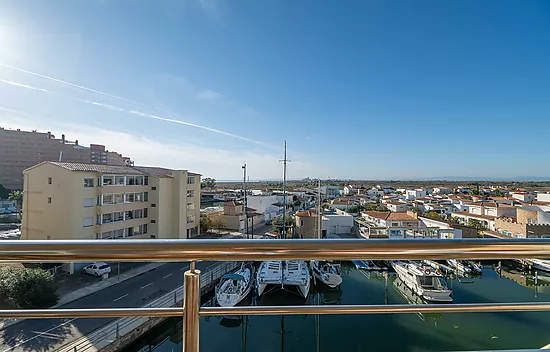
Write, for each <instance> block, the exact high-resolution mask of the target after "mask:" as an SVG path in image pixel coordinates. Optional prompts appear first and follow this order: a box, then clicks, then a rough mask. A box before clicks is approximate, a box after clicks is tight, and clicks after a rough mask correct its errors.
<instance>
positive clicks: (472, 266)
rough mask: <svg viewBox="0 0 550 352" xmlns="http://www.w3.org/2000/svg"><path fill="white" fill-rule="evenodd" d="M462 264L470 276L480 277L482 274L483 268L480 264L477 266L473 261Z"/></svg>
mask: <svg viewBox="0 0 550 352" xmlns="http://www.w3.org/2000/svg"><path fill="white" fill-rule="evenodd" d="M463 262H464V264H465V265H467V266H468V267H469V268H470V270H471V272H472V274H474V275H481V274H482V273H483V267H482V266H481V264H477V263H475V262H474V261H473V260H463Z"/></svg>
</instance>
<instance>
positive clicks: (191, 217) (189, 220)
mask: <svg viewBox="0 0 550 352" xmlns="http://www.w3.org/2000/svg"><path fill="white" fill-rule="evenodd" d="M190 222H195V215H188V216H187V223H190Z"/></svg>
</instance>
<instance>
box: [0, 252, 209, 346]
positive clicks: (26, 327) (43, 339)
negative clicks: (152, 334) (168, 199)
mask: <svg viewBox="0 0 550 352" xmlns="http://www.w3.org/2000/svg"><path fill="white" fill-rule="evenodd" d="M211 264H212V262H199V263H197V268H198V269H200V270H204V269H205V268H206V267H208V266H209V265H211ZM188 268H189V263H167V264H165V265H162V266H160V267H158V268H156V269H154V270H152V271H149V272H146V273H143V274H141V275H138V276H136V277H133V278H131V279H128V280H126V281H123V282H121V283H119V284H117V285H114V286H111V287H108V288H106V289H104V290H101V291H98V292H96V293H94V294H92V295H90V296H87V297H83V298H81V299H79V300H77V301H74V302H71V303H68V304H66V305H63V306H61V307H59V308H131V307H141V306H142V305H143V304H145V303H147V302H149V301H151V300H153V299H155V298H157V297H159V296H162V295H163V294H165V293H167V292H170V291H172V290H173V289H175V288H177V287H178V286H181V285H182V284H183V273H184V271H185V270H187V269H188ZM115 319H117V318H94V319H83V318H76V319H27V320H23V321H22V322H20V323H17V324H14V325H11V326H8V327H7V328H5V329H3V330H1V331H0V352H7V351H14V352H20V351H42V352H46V351H54V350H55V349H56V348H59V347H61V346H63V345H65V344H67V343H69V342H71V341H73V340H75V339H77V338H79V337H81V336H83V335H86V334H89V333H91V332H92V331H94V330H96V329H97V328H99V327H101V326H103V325H105V324H107V323H109V322H110V321H113V320H115Z"/></svg>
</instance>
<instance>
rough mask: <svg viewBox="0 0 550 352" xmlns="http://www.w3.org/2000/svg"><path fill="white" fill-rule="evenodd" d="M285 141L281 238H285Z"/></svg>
mask: <svg viewBox="0 0 550 352" xmlns="http://www.w3.org/2000/svg"><path fill="white" fill-rule="evenodd" d="M286 162H287V160H286V140H285V158H284V159H283V230H282V231H281V237H282V238H286V222H285V220H286V219H285V216H286Z"/></svg>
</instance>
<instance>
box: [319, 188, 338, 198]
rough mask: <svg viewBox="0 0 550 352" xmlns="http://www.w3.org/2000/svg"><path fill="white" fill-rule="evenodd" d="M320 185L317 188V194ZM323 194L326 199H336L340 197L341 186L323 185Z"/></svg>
mask: <svg viewBox="0 0 550 352" xmlns="http://www.w3.org/2000/svg"><path fill="white" fill-rule="evenodd" d="M317 191H318V187H316V188H315V194H317ZM321 196H322V197H323V198H325V199H334V198H338V197H340V188H339V187H338V186H321Z"/></svg>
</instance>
